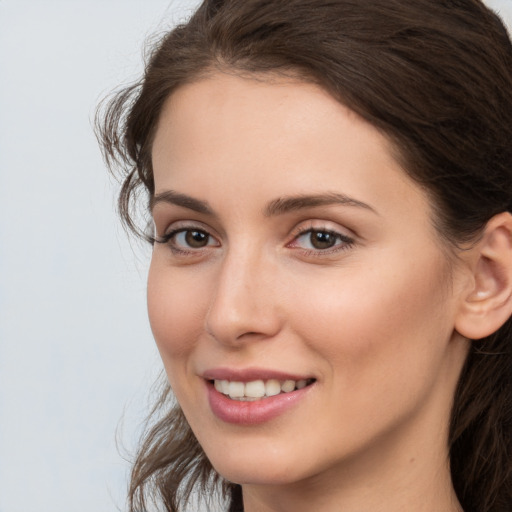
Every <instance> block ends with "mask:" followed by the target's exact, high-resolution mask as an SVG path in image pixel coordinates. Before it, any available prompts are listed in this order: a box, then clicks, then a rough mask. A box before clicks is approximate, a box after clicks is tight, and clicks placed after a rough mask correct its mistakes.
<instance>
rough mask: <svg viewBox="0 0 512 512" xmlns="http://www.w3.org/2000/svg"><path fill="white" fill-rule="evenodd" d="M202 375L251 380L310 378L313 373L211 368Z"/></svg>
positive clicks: (210, 378)
mask: <svg viewBox="0 0 512 512" xmlns="http://www.w3.org/2000/svg"><path fill="white" fill-rule="evenodd" d="M201 377H203V379H206V380H229V381H236V382H251V381H254V380H270V379H275V380H280V381H284V380H295V381H298V380H308V379H312V378H313V377H312V376H311V375H299V374H296V373H288V372H283V371H281V370H272V369H269V368H222V367H219V368H211V369H209V370H206V371H204V372H203V373H202V374H201Z"/></svg>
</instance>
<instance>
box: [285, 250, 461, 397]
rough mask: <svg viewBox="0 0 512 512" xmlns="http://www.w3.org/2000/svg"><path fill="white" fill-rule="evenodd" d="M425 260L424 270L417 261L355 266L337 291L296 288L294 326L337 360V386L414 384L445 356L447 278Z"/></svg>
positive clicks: (327, 286)
mask: <svg viewBox="0 0 512 512" xmlns="http://www.w3.org/2000/svg"><path fill="white" fill-rule="evenodd" d="M424 260H425V261H424V265H423V266H421V265H419V262H415V263H411V262H410V261H403V264H402V265H395V266H393V267H392V268H386V267H382V266H380V267H374V268H373V269H372V268H371V267H370V266H367V267H366V268H364V269H363V267H362V266H361V267H360V268H357V266H355V267H354V268H351V269H349V270H348V271H346V272H345V271H344V272H343V273H342V274H343V275H340V276H339V280H338V282H339V284H338V285H335V286H334V285H333V284H332V282H331V283H322V282H321V281H320V282H318V281H317V282H316V284H315V283H312V282H308V281H307V280H306V281H303V282H302V285H301V286H302V293H297V286H298V282H297V283H294V285H293V289H294V294H293V297H295V299H293V300H295V306H294V307H293V308H290V310H291V311H295V313H292V314H293V315H294V321H293V322H292V323H294V325H295V326H296V330H297V331H299V332H300V333H301V335H302V336H301V337H302V338H303V339H304V340H305V341H306V343H307V344H308V345H309V347H310V348H311V349H312V350H313V351H315V352H317V353H319V354H320V355H321V356H322V358H323V359H325V360H327V361H329V364H330V367H331V371H332V374H333V378H334V379H339V380H341V382H343V383H348V382H350V383H351V385H354V384H355V383H363V382H365V379H370V378H371V379H373V380H375V379H377V378H379V377H381V378H382V379H388V380H389V377H390V376H393V374H396V373H397V372H399V373H398V375H396V377H395V378H394V379H395V380H396V381H398V380H401V379H406V377H407V376H409V377H411V378H413V376H414V373H415V372H416V373H418V374H420V373H421V374H425V372H427V371H430V370H431V369H432V365H433V364H434V362H435V360H436V359H438V358H441V357H442V350H443V346H444V345H445V343H446V341H447V337H449V335H450V333H451V332H452V325H451V323H450V318H451V317H450V314H451V313H450V307H449V304H448V297H447V293H446V284H445V283H446V281H445V279H446V274H445V272H444V271H443V264H442V262H440V261H439V259H438V258H436V257H431V258H429V257H425V258H424ZM388 261H396V259H395V260H392V259H391V260H390V259H388ZM417 264H418V265H417ZM418 268H421V272H419V271H418ZM290 291H291V289H290ZM429 365H431V366H429ZM399 375H400V376H402V377H399ZM391 380H393V378H392V379H391ZM361 389H362V388H361Z"/></svg>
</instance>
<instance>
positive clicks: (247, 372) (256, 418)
mask: <svg viewBox="0 0 512 512" xmlns="http://www.w3.org/2000/svg"><path fill="white" fill-rule="evenodd" d="M203 378H204V379H205V384H206V392H207V395H208V402H209V404H210V408H211V410H212V412H213V414H215V416H217V418H219V419H220V420H222V421H224V422H226V423H232V424H236V425H247V426H248V425H258V424H260V423H265V422H267V421H271V420H272V419H274V418H277V417H278V416H280V415H282V414H283V413H285V412H286V411H288V410H289V409H290V408H292V407H294V406H295V405H297V404H298V403H299V402H300V401H301V400H302V399H303V398H305V397H306V395H307V394H308V393H309V392H310V391H311V389H312V388H313V387H314V385H315V383H313V384H310V385H309V386H306V387H305V388H302V389H297V390H295V391H291V392H289V393H281V394H279V395H275V396H272V397H268V398H262V399H261V400H255V401H252V402H244V401H239V400H232V399H231V398H229V397H227V396H226V395H224V394H222V393H219V392H218V391H217V390H216V389H215V387H214V385H213V382H211V381H212V380H214V379H215V380H231V381H238V382H250V381H252V380H260V379H261V380H269V379H277V380H280V381H283V380H295V381H297V380H301V379H307V377H300V376H296V375H291V374H288V373H282V372H276V371H273V370H258V369H244V370H233V369H226V368H216V369H213V370H208V371H206V372H204V373H203Z"/></svg>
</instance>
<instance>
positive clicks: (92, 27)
mask: <svg viewBox="0 0 512 512" xmlns="http://www.w3.org/2000/svg"><path fill="white" fill-rule="evenodd" d="M197 3H198V2H197V0H188V1H187V0H181V1H180V2H177V1H175V2H172V3H170V2H169V1H163V0H150V1H148V0H145V1H144V0H102V1H100V0H96V1H93V0H68V1H64V0H61V1H57V0H53V1H50V0H47V1H44V0H32V1H30V0H0V512H92V511H94V512H110V511H115V510H118V509H123V507H124V499H125V494H126V481H127V480H126V476H127V471H128V467H129V466H128V464H127V463H126V462H125V461H124V460H123V459H122V458H121V457H120V455H119V453H118V450H117V448H116V443H115V432H116V428H117V427H118V424H119V421H120V418H121V417H122V415H123V414H124V421H123V424H122V425H121V427H120V430H119V437H120V438H121V439H122V440H124V442H125V444H126V447H127V448H128V449H130V448H132V447H133V445H134V442H135V441H134V440H135V438H136V435H137V433H138V432H139V428H140V424H141V421H142V419H143V418H144V416H145V414H146V412H147V407H146V399H147V396H148V390H149V387H150V385H151V383H152V382H153V380H154V379H155V377H156V376H157V374H158V372H159V370H160V361H159V358H158V355H157V353H156V350H155V348H154V345H153V341H152V337H151V333H150V330H149V326H148V322H147V317H146V306H145V274H146V267H147V262H148V258H149V252H148V250H147V248H146V249H144V248H140V247H138V246H136V245H135V246H134V247H133V249H132V248H131V247H130V245H129V243H128V240H127V238H126V236H125V235H124V233H123V232H122V230H121V228H120V227H119V222H118V220H117V218H116V216H115V213H114V206H113V205H114V191H115V186H114V185H113V183H112V182H111V180H109V179H108V178H107V175H106V172H105V168H104V165H103V163H102V161H101V157H100V153H99V150H98V147H97V143H96V140H95V138H94V136H93V133H92V129H91V119H92V117H93V115H94V109H95V105H96V104H97V101H98V99H99V98H100V97H101V96H103V95H104V94H105V93H106V92H108V91H110V90H112V89H113V88H114V87H115V86H117V85H119V84H120V83H126V82H129V81H130V80H132V79H133V78H135V77H136V76H137V75H138V73H139V72H140V71H141V65H142V46H143V42H144V40H145V39H146V38H147V36H149V35H151V34H153V33H154V32H155V31H156V32H158V31H161V30H163V29H165V28H166V27H168V26H169V24H171V23H175V22H177V21H179V20H182V19H183V18H184V16H185V15H186V13H188V12H190V8H191V6H193V5H196V4H197ZM488 3H489V4H490V5H491V6H493V7H495V8H496V9H500V10H501V12H502V15H503V17H504V18H505V19H506V20H507V21H508V23H509V25H510V24H511V23H512V0H492V1H491V0H489V2H488Z"/></svg>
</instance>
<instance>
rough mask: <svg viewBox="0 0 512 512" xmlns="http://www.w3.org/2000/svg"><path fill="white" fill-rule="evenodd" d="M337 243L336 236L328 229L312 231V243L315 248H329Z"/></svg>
mask: <svg viewBox="0 0 512 512" xmlns="http://www.w3.org/2000/svg"><path fill="white" fill-rule="evenodd" d="M335 243H336V236H335V235H333V234H332V233H329V232H328V231H312V232H311V245H312V246H313V247H314V248H315V249H329V248H330V247H332V246H333V245H334V244H335Z"/></svg>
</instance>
